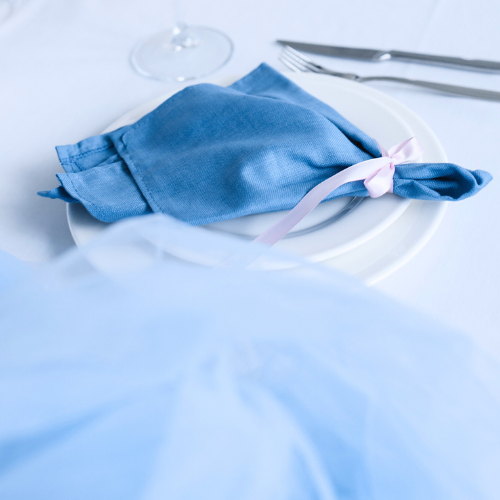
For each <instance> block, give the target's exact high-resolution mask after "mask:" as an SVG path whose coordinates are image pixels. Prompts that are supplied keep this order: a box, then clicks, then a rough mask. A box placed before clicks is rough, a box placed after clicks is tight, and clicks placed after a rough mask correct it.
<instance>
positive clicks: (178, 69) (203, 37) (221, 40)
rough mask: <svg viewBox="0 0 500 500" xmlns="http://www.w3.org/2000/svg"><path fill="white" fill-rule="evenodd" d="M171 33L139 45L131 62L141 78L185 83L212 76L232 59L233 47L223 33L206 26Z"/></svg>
mask: <svg viewBox="0 0 500 500" xmlns="http://www.w3.org/2000/svg"><path fill="white" fill-rule="evenodd" d="M179 38H181V37H180V36H179V34H178V32H177V31H175V30H168V31H164V32H162V33H158V34H157V35H155V36H153V37H151V38H148V39H147V40H144V41H142V42H139V43H138V44H137V45H136V47H135V48H134V49H133V51H132V54H131V56H130V61H131V63H132V66H133V68H134V69H135V70H136V71H137V72H138V73H139V74H141V75H143V76H147V77H149V78H155V79H157V80H164V81H177V82H183V81H185V80H192V79H193V78H199V77H201V76H205V75H208V74H210V73H213V72H214V71H215V70H217V69H219V68H220V67H221V66H223V65H224V64H225V63H226V62H227V61H228V60H229V58H230V57H231V54H232V52H233V43H232V42H231V40H230V39H229V38H228V37H227V36H226V35H224V33H221V32H220V31H217V30H214V29H212V28H205V27H204V26H188V27H186V28H185V29H184V30H183V31H182V41H183V43H178V42H179Z"/></svg>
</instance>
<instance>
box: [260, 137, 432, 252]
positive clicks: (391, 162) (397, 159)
mask: <svg viewBox="0 0 500 500" xmlns="http://www.w3.org/2000/svg"><path fill="white" fill-rule="evenodd" d="M379 147H380V151H381V153H382V157H381V158H372V159H371V160H366V161H362V162H361V163H356V164H355V165H352V166H351V167H348V168H346V169H344V170H342V171H340V172H339V173H337V174H335V175H332V177H329V178H328V179H326V180H325V181H323V182H321V183H320V184H318V185H317V186H315V187H314V188H313V189H311V191H309V192H308V193H307V194H306V195H305V196H304V198H302V200H300V201H299V203H297V205H295V207H294V208H293V209H292V210H291V211H290V212H288V214H286V215H285V216H284V217H283V218H282V219H280V220H279V221H278V222H277V223H276V224H274V225H273V226H271V227H270V228H269V229H267V230H266V231H264V232H263V233H262V234H261V235H260V236H258V237H257V238H256V239H255V240H254V242H258V243H265V244H267V245H274V244H275V243H277V242H278V241H279V240H281V238H283V236H285V235H286V234H287V233H288V232H289V231H290V230H292V229H293V228H294V227H295V226H296V225H297V224H298V223H299V222H300V221H301V220H302V219H303V218H304V217H305V216H306V215H307V214H308V213H310V212H311V211H312V210H313V209H314V208H316V207H317V206H318V205H319V204H320V203H321V202H322V201H323V200H324V199H325V198H326V197H327V196H328V195H329V194H330V193H331V192H332V191H335V189H337V188H338V187H340V186H342V185H343V184H346V183H348V182H353V181H361V180H363V179H364V181H365V182H364V184H365V187H366V189H367V190H368V193H369V194H370V196H371V197H372V198H378V197H379V196H382V195H383V194H385V193H392V188H393V177H394V172H395V165H400V164H401V163H408V162H411V161H415V160H417V159H418V158H419V157H420V156H422V155H423V153H424V150H423V149H422V146H420V144H419V142H418V141H417V139H416V138H415V137H412V138H410V139H407V140H406V141H403V142H401V143H400V144H396V145H395V146H393V147H392V148H390V149H389V150H388V151H386V150H385V149H384V148H382V147H381V146H380V145H379Z"/></svg>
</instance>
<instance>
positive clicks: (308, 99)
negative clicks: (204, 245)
mask: <svg viewBox="0 0 500 500" xmlns="http://www.w3.org/2000/svg"><path fill="white" fill-rule="evenodd" d="M57 152H58V155H59V159H60V162H61V165H62V167H63V168H64V170H65V172H66V173H61V174H57V177H58V179H59V181H60V183H61V186H60V187H58V188H55V189H53V190H51V191H41V192H39V193H38V194H39V195H41V196H45V197H48V198H58V199H61V200H64V201H66V202H80V203H83V205H84V206H85V207H86V209H87V210H88V211H89V212H90V213H91V214H92V215H93V216H94V217H96V218H97V219H99V220H101V221H104V222H114V221H117V220H120V219H124V218H126V217H131V216H137V215H144V214H148V213H151V212H161V213H165V214H168V215H171V216H173V217H175V218H177V219H180V220H182V221H185V222H188V223H190V224H192V225H203V224H209V223H213V222H217V221H220V220H224V219H231V218H235V217H241V216H244V215H250V214H256V213H264V212H273V211H278V210H288V209H291V208H293V207H294V206H295V205H296V204H297V203H298V202H299V201H300V200H301V199H302V198H303V197H304V195H305V194H306V193H307V192H308V191H310V190H311V189H312V188H313V187H314V186H316V185H317V184H319V183H320V182H322V181H324V180H325V179H327V178H328V177H331V176H332V175H334V174H336V173H338V172H339V171H341V170H343V169H345V168H347V167H349V166H351V165H354V164H356V163H359V162H362V161H365V160H369V159H371V158H377V157H380V156H381V152H380V149H379V147H378V145H377V142H376V141H375V140H374V139H372V138H371V137H369V136H368V135H366V134H365V133H364V132H362V131H361V130H359V129H358V128H357V127H355V126H354V125H353V124H352V123H350V122H349V121H348V120H347V119H345V118H344V117H343V116H341V115H340V114H339V113H338V112H337V111H335V110H334V109H333V108H331V107H330V106H328V105H327V104H325V103H323V102H322V101H320V100H318V99H316V98H315V97H313V96H311V95H310V94H308V93H307V92H305V91H304V90H302V89H301V88H300V87H299V86H297V85H296V84H294V83H293V82H291V81H290V80H289V79H287V78H286V77H285V76H283V75H282V74H281V73H279V72H277V71H276V70H274V69H273V68H271V67H270V66H268V65H267V64H261V65H260V66H259V67H258V68H257V69H255V70H254V71H252V72H251V73H249V74H248V75H246V76H245V77H243V78H242V79H241V80H238V81H237V82H235V83H234V84H233V85H231V86H229V87H220V86H218V85H212V84H206V83H203V84H198V85H193V86H190V87H186V88H185V89H183V90H181V91H180V92H178V93H177V94H175V95H174V96H172V97H171V98H170V99H168V100H166V101H165V102H164V103H163V104H161V105H160V106H159V107H157V108H156V109H155V110H154V111H152V112H151V113H149V114H148V115H146V116H144V117H143V118H142V119H140V120H139V121H137V122H136V123H134V124H132V125H129V126H126V127H122V128H120V129H118V130H115V131H113V132H110V133H107V134H102V135H99V136H95V137H90V138H88V139H85V140H83V141H81V142H79V143H78V144H75V145H70V146H62V147H58V148H57ZM490 180H491V175H490V174H489V173H488V172H484V171H482V170H476V171H470V170H467V169H464V168H462V167H459V166H457V165H454V164H451V163H437V164H436V163H434V164H422V163H413V164H403V165H398V166H397V167H396V172H395V174H394V188H393V191H394V193H395V194H397V195H399V196H403V197H405V198H416V199H422V200H461V199H463V198H467V197H469V196H472V195H474V194H476V193H477V192H478V191H480V190H481V189H482V188H483V187H484V186H485V185H486V184H488V182H489V181H490ZM341 196H368V191H367V189H366V188H365V186H364V184H363V181H355V182H350V183H348V184H345V185H343V186H341V187H339V188H338V189H336V190H335V191H333V192H332V193H330V195H329V196H327V197H326V198H325V200H328V199H333V198H338V197H341Z"/></svg>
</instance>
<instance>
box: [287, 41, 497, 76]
mask: <svg viewBox="0 0 500 500" xmlns="http://www.w3.org/2000/svg"><path fill="white" fill-rule="evenodd" d="M277 41H278V42H279V43H281V44H283V45H289V46H290V47H292V48H294V49H295V50H300V51H302V52H310V53H312V54H319V55H322V56H331V57H344V58H347V59H362V60H365V61H375V62H380V61H388V60H396V61H397V60H400V61H413V62H418V63H422V64H438V65H443V66H452V67H455V68H462V69H469V70H475V71H498V72H500V62H495V61H481V60H478V59H463V58H461V57H448V56H434V55H430V54H418V53H416V52H402V51H400V50H375V49H361V48H352V47H336V46H333V45H317V44H314V43H301V42H290V41H287V40H277Z"/></svg>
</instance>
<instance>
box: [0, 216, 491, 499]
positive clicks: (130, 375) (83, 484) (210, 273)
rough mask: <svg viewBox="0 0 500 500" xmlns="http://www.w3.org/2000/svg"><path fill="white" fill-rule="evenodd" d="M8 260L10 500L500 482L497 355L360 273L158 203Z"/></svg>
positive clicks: (440, 492)
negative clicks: (41, 258)
mask: <svg viewBox="0 0 500 500" xmlns="http://www.w3.org/2000/svg"><path fill="white" fill-rule="evenodd" d="M261 254H264V259H266V260H267V262H270V261H273V260H275V261H277V262H282V261H284V260H285V261H287V262H288V263H289V264H290V263H294V264H296V265H298V264H300V266H298V267H296V268H294V269H291V270H288V271H279V272H277V271H262V270H259V266H258V262H259V260H258V259H257V257H258V256H259V255H261ZM181 257H186V258H188V259H189V260H190V261H191V263H188V262H186V261H184V260H182V259H181ZM203 259H205V260H206V263H210V264H211V266H212V267H208V266H204V265H201V264H202V262H201V261H202V260H203ZM256 259H257V260H256ZM261 260H262V258H261ZM194 262H198V263H194ZM217 263H218V265H217ZM214 264H215V265H216V266H215V267H213V266H214ZM11 269H12V268H11V265H10V263H9V262H7V261H4V260H0V279H1V277H3V276H6V275H9V276H10V278H9V279H10V283H11V284H10V285H6V287H5V288H4V291H3V293H2V295H1V297H0V408H1V411H0V498H1V499H2V500H15V499H16V500H17V499H23V500H24V499H26V500H27V499H36V500H69V499H71V500H89V499H92V500H101V499H102V500H132V499H133V500H139V499H140V500H165V499H168V500H177V499H179V500H180V499H183V500H185V499H188V500H191V499H193V500H194V499H196V500H200V499H202V500H235V499H238V500H250V499H251V500H281V499H322V500H329V499H342V500H344V499H345V500H347V499H352V500H354V499H356V500H368V499H369V500H402V499H404V500H412V499H419V500H430V499H432V500H443V499H453V500H460V499H474V500H478V499H491V500H496V499H498V498H499V494H500V475H499V474H498V464H499V463H500V431H499V425H498V423H499V422H500V406H499V402H500V395H499V388H500V370H499V366H498V363H497V362H496V361H494V360H493V359H490V358H489V357H488V356H487V355H486V354H485V353H484V352H482V351H481V350H480V349H479V348H478V347H477V346H476V345H475V344H474V343H473V342H472V341H471V340H469V339H468V338H467V337H465V336H463V335H461V334H458V333H455V332H451V331H448V330H446V329H445V328H443V327H441V326H439V325H437V324H436V323H433V322H430V321H428V320H427V319H425V318H422V317H420V316H418V315H417V314H415V313H414V312H412V311H411V310H408V309H407V308H405V307H403V306H402V305H400V304H397V303H396V302H394V301H392V300H390V299H388V298H387V297H385V296H383V295H381V294H379V293H376V292H375V291H373V290H370V289H367V288H365V287H364V286H363V285H362V284H361V283H360V282H358V281H357V280H355V279H353V278H350V277H347V276H344V275H342V274H339V273H337V272H335V271H333V270H330V269H327V268H324V267H321V266H319V265H310V264H306V263H303V262H301V261H299V260H298V259H296V258H295V257H292V256H288V255H283V254H280V253H278V252H277V251H275V250H267V249H263V248H260V247H259V246H258V245H247V244H245V243H241V242H240V241H237V240H233V239H230V238H228V237H224V236H220V235H216V234H212V233H209V232H208V231H206V230H204V229H200V228H192V227H187V226H184V225H183V224H181V223H179V222H176V221H174V220H173V219H170V218H167V217H165V216H161V215H151V216H145V217H140V218H138V219H130V220H128V221H125V222H122V223H118V224H116V225H114V226H113V227H111V228H110V229H108V230H106V231H105V232H104V233H103V235H102V236H101V237H100V238H99V239H98V240H97V241H95V242H94V243H92V244H91V245H90V246H87V247H85V248H83V249H80V250H74V251H72V252H70V253H68V254H66V255H64V256H63V257H61V258H59V259H58V260H56V261H54V262H53V263H51V264H50V265H48V266H47V267H46V268H45V269H42V270H40V271H37V272H36V274H35V275H34V276H30V273H27V274H24V275H22V276H20V277H19V280H18V282H17V284H14V281H15V280H14V279H13V275H14V274H16V273H15V272H14V273H13V272H12V270H11ZM21 272H22V270H21Z"/></svg>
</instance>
